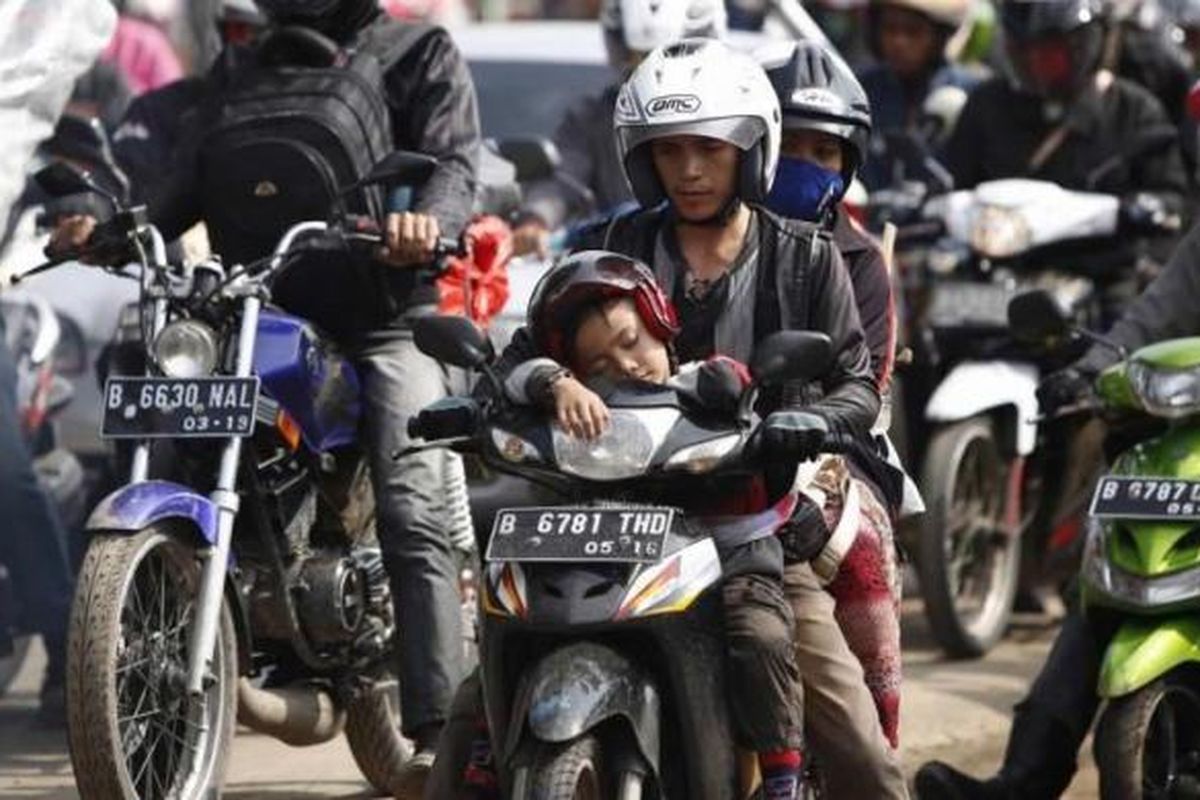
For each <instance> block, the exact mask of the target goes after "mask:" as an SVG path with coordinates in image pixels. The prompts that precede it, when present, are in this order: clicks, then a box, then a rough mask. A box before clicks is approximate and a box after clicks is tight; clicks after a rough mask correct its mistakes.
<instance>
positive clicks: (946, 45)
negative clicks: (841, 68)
mask: <svg viewBox="0 0 1200 800" xmlns="http://www.w3.org/2000/svg"><path fill="white" fill-rule="evenodd" d="M968 8H969V2H968V0H871V3H870V6H869V7H868V10H867V28H866V35H867V44H868V45H869V47H870V49H871V52H872V53H873V54H874V56H875V59H876V63H875V64H873V65H872V66H869V67H867V68H866V69H864V70H863V71H862V72H861V74H860V78H861V80H862V85H863V88H864V89H865V90H866V92H867V97H868V98H869V99H870V102H871V112H872V116H873V118H874V128H875V132H876V136H875V142H874V143H873V146H872V158H871V159H868V161H867V163H866V165H865V168H864V169H863V171H862V175H861V180H862V181H863V183H864V184H865V185H866V187H867V188H868V189H881V188H884V187H886V186H888V185H890V184H891V183H892V180H893V176H892V170H893V168H894V166H895V163H896V162H895V161H894V159H896V158H899V157H900V155H899V154H895V153H889V152H888V151H887V148H886V146H885V141H884V138H883V135H884V134H887V133H902V132H907V133H910V134H913V135H915V136H918V137H920V138H922V139H924V137H925V134H926V132H925V130H924V123H925V119H924V118H925V114H924V107H925V100H926V98H928V97H929V95H930V94H931V93H932V92H934V91H936V90H938V89H940V88H942V87H947V86H950V87H957V88H959V89H962V90H964V91H968V92H969V91H970V90H972V89H973V88H974V87H975V86H976V85H977V84H978V83H979V82H980V80H981V78H982V75H983V73H982V72H981V71H980V69H979V68H977V67H968V66H964V65H961V64H957V63H954V62H953V61H952V60H950V58H949V55H948V54H949V53H951V51H952V50H953V49H954V48H953V47H952V45H951V42H952V41H953V42H957V41H958V40H959V37H958V36H956V34H957V33H958V32H959V30H960V29H961V28H962V27H963V25H964V24H965V21H966V18H967V11H968Z"/></svg>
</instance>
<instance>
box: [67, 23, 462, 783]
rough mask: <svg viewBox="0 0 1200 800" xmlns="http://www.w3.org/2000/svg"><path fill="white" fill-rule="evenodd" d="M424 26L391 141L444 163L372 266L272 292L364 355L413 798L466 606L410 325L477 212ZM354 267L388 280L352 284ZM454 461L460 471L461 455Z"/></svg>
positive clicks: (458, 106) (180, 193)
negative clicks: (432, 267)
mask: <svg viewBox="0 0 1200 800" xmlns="http://www.w3.org/2000/svg"><path fill="white" fill-rule="evenodd" d="M258 6H259V7H260V9H262V11H263V12H264V13H265V14H266V16H267V17H268V19H269V20H270V22H271V23H272V24H273V25H276V26H286V25H298V26H302V27H306V28H310V29H313V30H315V31H317V32H318V33H320V34H322V35H324V36H325V37H327V38H328V39H330V40H332V41H333V42H334V43H336V44H338V45H342V46H345V45H347V44H352V43H354V42H355V41H356V39H357V38H358V37H360V36H366V35H367V34H368V33H370V31H371V30H372V26H374V25H399V23H392V22H388V21H387V20H386V18H384V17H382V16H381V12H380V10H379V8H378V5H377V4H376V3H375V2H374V0H258ZM419 34H420V35H417V36H414V37H413V42H412V44H411V46H410V47H409V48H408V49H407V50H406V51H404V52H403V53H401V54H399V55H398V56H397V60H396V61H395V63H392V64H385V65H382V66H383V69H384V72H383V86H382V92H383V95H384V98H385V101H386V104H387V106H388V108H389V109H390V111H391V120H390V128H391V132H392V134H393V136H392V141H393V144H394V147H395V148H396V149H405V150H416V151H419V152H422V153H425V154H427V155H430V156H433V157H436V158H437V159H438V166H437V168H436V169H435V170H434V172H433V175H432V177H431V178H430V179H429V181H428V182H427V183H426V184H425V185H424V186H423V187H420V188H418V189H417V190H416V192H415V203H414V205H413V208H414V209H415V210H412V211H404V212H393V213H389V214H388V216H387V219H386V243H387V244H386V248H385V250H384V251H383V252H381V253H379V254H378V255H377V256H376V257H375V258H374V259H367V258H366V257H363V258H362V260H363V261H369V262H370V263H364V264H362V265H361V267H362V268H361V270H358V271H357V273H356V272H355V271H354V270H351V269H350V265H348V264H345V263H344V261H345V258H343V257H341V256H338V257H336V258H333V259H332V260H331V259H326V258H320V257H318V258H314V259H311V260H307V259H306V260H301V261H299V262H298V263H297V264H296V265H294V266H293V267H291V268H290V269H289V272H288V273H287V275H286V276H285V278H284V279H282V280H281V281H279V283H278V284H277V285H276V287H275V291H274V300H275V301H276V302H278V303H279V304H280V305H281V306H284V307H285V308H288V309H289V310H290V311H292V312H293V313H297V314H301V315H304V316H306V317H308V318H311V319H313V320H314V321H315V322H317V323H318V324H320V325H322V326H323V327H324V328H325V329H326V330H327V331H328V332H329V333H331V334H333V335H334V336H336V338H337V339H338V340H339V341H340V343H342V344H343V346H345V347H346V348H347V349H348V350H349V352H350V353H352V354H353V356H354V357H355V359H356V362H357V366H358V369H359V372H360V376H361V378H362V380H363V384H364V390H365V391H364V396H365V399H366V408H365V415H366V425H367V428H366V431H365V432H364V434H365V435H364V438H365V440H366V442H367V444H368V447H369V451H370V467H371V475H372V480H373V483H374V487H375V497H376V502H377V504H378V510H377V513H378V523H379V524H378V529H379V530H378V536H379V540H380V544H381V547H382V550H383V554H384V563H385V566H386V567H387V570H388V574H389V576H390V578H391V580H392V585H393V596H394V597H395V602H396V611H397V619H402V620H404V621H405V624H404V625H403V626H401V627H400V635H399V639H400V640H399V641H398V642H397V650H398V658H399V668H400V669H399V671H400V693H401V709H402V718H403V725H404V734H405V735H406V736H408V737H409V738H412V739H413V740H414V741H415V743H416V749H417V752H416V753H415V755H414V756H413V758H412V759H410V760H409V762H408V765H407V767H406V773H405V775H404V776H402V778H403V779H402V781H401V784H402V786H403V787H405V791H407V792H408V793H410V794H416V793H419V790H420V789H419V787H420V785H421V783H422V782H423V779H424V776H425V774H426V773H427V772H428V769H429V767H430V765H431V764H432V761H433V753H434V745H435V743H436V740H437V736H438V732H439V731H440V728H441V726H442V724H443V723H444V721H445V719H446V715H447V712H448V710H449V706H450V701H451V699H452V696H453V692H454V690H455V688H456V687H457V685H458V683H459V681H460V679H461V670H460V664H459V661H460V658H461V651H462V633H461V613H460V604H459V596H458V569H457V567H456V564H455V561H454V557H453V554H452V548H451V543H450V541H449V539H448V537H447V534H446V531H447V530H448V528H449V526H448V525H447V524H446V522H445V520H444V519H443V517H444V516H445V514H444V513H443V511H444V509H443V501H442V499H441V495H442V483H443V480H444V476H445V474H446V470H447V469H448V468H451V465H447V464H446V463H445V459H447V458H448V457H449V456H448V455H447V454H446V453H444V452H439V451H431V452H427V453H422V454H417V455H413V456H409V457H407V458H404V459H401V460H399V461H396V460H393V459H392V453H393V452H395V451H396V450H397V449H401V448H403V447H405V446H406V445H407V444H408V435H407V421H408V417H409V415H411V414H413V413H415V412H417V411H418V410H420V409H421V408H423V407H425V406H426V405H428V404H430V403H432V402H434V401H435V400H437V399H438V398H440V397H442V396H444V395H445V393H446V374H445V371H444V369H443V368H442V367H441V365H439V364H438V363H437V362H435V361H433V360H432V359H430V358H428V357H427V356H425V355H423V354H422V353H420V352H419V351H418V350H417V349H416V346H415V345H414V344H413V341H412V335H411V331H410V326H409V323H410V320H411V319H412V318H413V317H415V316H419V315H422V314H427V313H431V312H432V311H433V310H434V308H435V304H436V302H437V292H436V287H435V286H434V279H433V275H432V274H431V272H430V271H428V270H420V268H421V267H423V266H425V265H427V264H428V263H429V261H430V259H431V258H432V254H433V252H434V248H435V246H436V244H437V241H438V238H439V236H440V235H441V234H442V233H443V232H450V233H457V232H458V231H459V230H460V229H461V228H462V226H463V225H464V224H465V222H466V221H467V218H468V215H469V214H470V212H471V205H472V200H473V196H474V189H475V170H476V163H477V158H478V149H479V122H478V112H477V109H476V103H475V93H474V88H473V86H472V84H471V80H470V76H469V73H468V72H467V69H466V65H465V63H464V62H463V60H462V57H461V55H460V54H459V52H458V50H457V49H456V48H455V46H454V44H453V43H452V41H451V39H450V37H449V35H448V34H447V33H446V32H445V31H444V30H442V29H439V28H432V27H431V28H425V29H421V30H420V31H419ZM222 85H223V84H221V83H216V82H214V83H211V84H209V86H210V87H211V88H210V92H212V93H216V95H215V96H214V94H211V93H209V94H206V95H205V99H209V98H214V99H219V93H220V92H221V87H222ZM206 105H208V104H207V103H204V102H201V103H199V104H198V105H197V111H196V113H195V114H192V115H189V116H188V117H186V119H185V120H184V121H183V122H184V124H183V125H181V129H182V130H186V131H198V132H200V134H201V135H199V136H189V137H188V138H187V139H186V140H185V141H183V142H181V144H180V146H179V148H178V149H177V152H176V154H175V155H174V161H173V163H174V166H173V168H172V174H171V179H170V180H169V181H164V182H162V183H160V184H159V185H158V186H157V187H154V188H153V189H152V191H151V195H150V198H149V199H150V203H149V207H150V217H151V221H153V222H155V223H156V224H157V225H158V226H159V227H160V228H161V229H162V232H163V234H164V235H165V236H166V237H167V238H174V237H176V236H178V235H179V234H181V233H182V232H183V231H184V230H186V229H187V228H189V227H190V226H191V225H192V224H194V223H195V222H197V221H200V220H199V216H200V214H201V213H202V212H201V209H200V208H198V204H199V199H198V197H199V194H200V193H199V192H198V191H196V188H195V184H196V183H197V182H198V180H199V179H200V177H201V176H200V175H198V174H197V173H198V169H197V163H198V159H197V150H198V149H199V145H200V144H201V142H200V141H199V140H202V139H203V132H204V130H205V127H206V126H205V120H204V119H203V116H202V113H203V109H204V108H205V106H206ZM93 227H94V220H91V219H88V218H74V219H69V220H66V221H64V222H63V223H62V224H60V227H59V229H58V231H56V235H55V237H54V239H53V241H52V248H53V249H55V250H56V251H61V250H63V249H67V248H70V247H77V246H80V245H82V244H83V243H84V242H85V241H86V240H87V237H88V236H89V235H90V232H91V230H92V228H93ZM331 261H332V263H331ZM353 274H360V275H361V274H369V275H374V276H376V277H377V278H378V280H372V281H363V280H352V275H353ZM368 284H369V285H368ZM380 286H384V287H386V290H384V291H381V290H380ZM454 465H456V466H457V468H459V469H461V464H460V463H459V462H457V461H455V462H454Z"/></svg>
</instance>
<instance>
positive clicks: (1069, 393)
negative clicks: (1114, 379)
mask: <svg viewBox="0 0 1200 800" xmlns="http://www.w3.org/2000/svg"><path fill="white" fill-rule="evenodd" d="M1095 379H1096V376H1095V375H1093V374H1092V373H1090V372H1088V371H1086V370H1082V369H1080V368H1078V367H1066V368H1065V369H1060V370H1059V371H1058V372H1051V373H1050V374H1049V375H1047V376H1046V377H1045V378H1043V379H1042V382H1041V383H1040V384H1038V388H1037V399H1038V404H1039V405H1041V407H1042V411H1044V412H1045V413H1047V414H1053V413H1054V412H1055V411H1057V410H1058V409H1060V408H1062V407H1064V406H1070V405H1075V404H1077V403H1080V402H1082V401H1084V400H1087V399H1088V398H1089V397H1091V396H1092V394H1093V386H1092V385H1093V382H1094V381H1095Z"/></svg>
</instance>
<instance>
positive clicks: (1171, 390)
mask: <svg viewBox="0 0 1200 800" xmlns="http://www.w3.org/2000/svg"><path fill="white" fill-rule="evenodd" d="M1127 374H1128V376H1129V383H1130V385H1131V386H1132V387H1133V391H1134V394H1136V395H1137V397H1138V400H1140V401H1141V403H1142V406H1143V407H1144V408H1145V409H1146V410H1147V411H1149V412H1150V413H1151V414H1155V415H1157V416H1162V417H1186V416H1189V415H1191V414H1195V413H1197V412H1200V369H1197V368H1188V369H1167V368H1164V367H1156V366H1153V365H1151V364H1147V363H1145V362H1141V361H1134V362H1132V363H1130V365H1129V368H1128V371H1127Z"/></svg>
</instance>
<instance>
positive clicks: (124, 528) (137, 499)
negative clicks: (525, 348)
mask: <svg viewBox="0 0 1200 800" xmlns="http://www.w3.org/2000/svg"><path fill="white" fill-rule="evenodd" d="M175 519H177V520H182V521H183V522H185V523H187V524H189V527H191V528H192V530H193V531H194V532H195V534H196V535H197V536H198V537H199V538H200V539H201V540H202V541H203V543H205V544H207V545H210V546H212V545H215V544H216V542H217V507H216V505H215V504H214V503H213V502H212V501H211V500H209V499H208V498H207V497H204V496H202V495H200V494H198V493H197V492H196V491H195V490H194V489H191V488H189V487H187V486H184V485H182V484H178V483H172V482H171V481H142V482H141V483H131V484H129V485H128V486H123V487H121V488H120V489H117V490H116V491H115V492H113V493H112V494H110V495H108V496H107V497H105V498H104V499H103V500H101V501H100V503H99V504H98V505H97V506H96V508H95V510H94V511H92V515H91V516H90V517H88V521H87V530H88V531H89V532H100V531H104V532H106V533H130V534H133V533H137V532H138V531H140V530H143V529H145V528H147V527H149V526H150V525H153V524H155V523H157V522H162V521H163V520H175Z"/></svg>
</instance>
